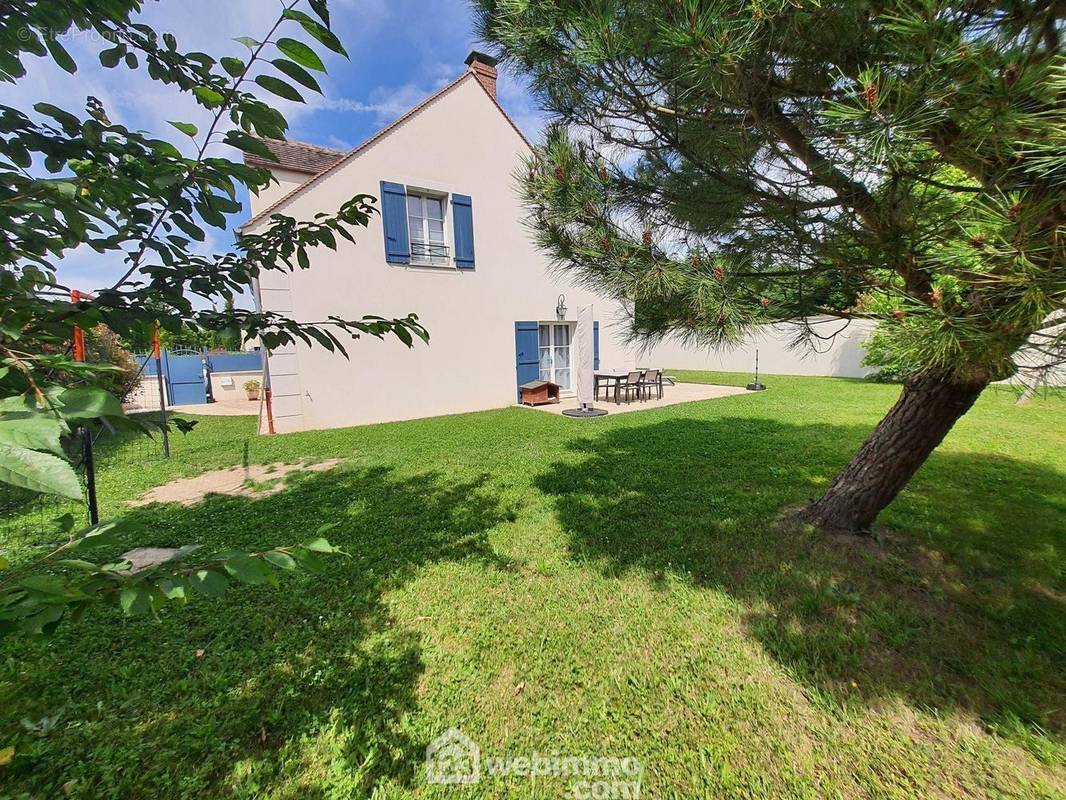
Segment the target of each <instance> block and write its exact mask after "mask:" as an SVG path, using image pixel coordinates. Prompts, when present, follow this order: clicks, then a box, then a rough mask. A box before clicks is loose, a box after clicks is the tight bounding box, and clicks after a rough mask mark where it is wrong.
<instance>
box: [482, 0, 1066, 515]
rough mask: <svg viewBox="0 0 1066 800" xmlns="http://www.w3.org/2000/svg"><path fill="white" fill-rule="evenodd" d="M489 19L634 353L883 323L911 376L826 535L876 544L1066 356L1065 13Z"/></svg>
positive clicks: (697, 8)
mask: <svg viewBox="0 0 1066 800" xmlns="http://www.w3.org/2000/svg"><path fill="white" fill-rule="evenodd" d="M477 13H478V21H479V27H480V32H481V35H482V37H483V38H484V39H485V40H486V41H487V42H489V43H490V44H492V45H494V46H495V47H496V48H497V49H498V50H499V51H500V54H501V55H502V56H503V57H504V59H505V60H506V61H509V62H510V63H511V64H512V65H513V66H515V67H517V68H518V69H519V70H520V71H521V72H522V73H524V74H525V75H526V76H528V78H529V79H530V81H531V84H532V87H533V89H534V91H535V92H536V93H537V95H538V96H539V97H540V98H541V100H542V102H543V104H544V107H545V109H546V110H547V111H548V112H549V113H550V114H551V115H552V118H553V124H552V126H550V127H549V129H548V132H547V134H546V138H545V141H544V143H543V144H542V145H540V146H539V147H537V148H536V149H535V154H534V156H533V157H532V158H531V160H530V162H529V164H528V169H527V170H526V171H525V172H524V174H523V175H522V176H521V178H522V188H523V191H524V193H525V199H526V203H527V206H528V209H529V214H530V222H531V225H532V228H533V230H534V231H535V234H534V235H535V236H536V239H537V241H538V243H539V245H540V246H541V247H542V248H543V249H544V250H545V251H546V252H547V253H548V254H549V255H550V257H551V258H552V260H553V261H554V262H555V264H556V265H557V266H558V267H559V268H561V269H563V270H565V271H567V272H568V273H570V274H572V275H573V276H575V277H576V278H578V279H579V280H580V281H581V282H583V284H585V285H587V286H589V287H591V288H593V289H595V290H596V291H600V292H604V293H607V294H609V295H611V296H615V297H618V298H622V299H625V300H628V301H630V302H632V303H633V305H634V308H635V313H634V315H633V332H634V335H636V336H639V337H641V338H645V339H654V338H655V337H660V336H663V335H666V334H671V335H675V336H681V337H685V338H687V339H689V340H691V341H693V342H695V343H698V344H701V345H706V346H717V345H722V344H726V343H733V342H737V341H739V340H741V339H743V338H744V337H745V336H746V335H748V334H750V333H751V331H752V329H753V328H754V327H755V326H757V325H760V324H766V323H772V322H781V321H785V320H809V319H813V318H815V317H817V316H819V315H829V316H830V317H834V318H838V319H841V320H851V319H856V318H867V319H874V320H878V321H879V332H878V337H879V340H878V343H879V347H880V348H881V349H882V350H887V351H889V352H891V353H892V356H893V361H894V362H896V363H899V364H901V365H902V366H903V367H904V371H905V374H906V375H907V381H906V383H905V385H904V388H903V390H902V393H901V395H900V398H899V400H898V402H897V403H896V404H895V406H894V407H893V408H892V409H891V410H890V411H889V412H888V414H887V415H886V416H885V417H884V419H883V420H882V421H881V422H880V424H879V425H878V426H877V427H876V429H875V430H874V431H873V433H872V434H871V435H870V437H869V439H868V440H867V441H866V443H865V444H864V445H863V446H862V448H861V449H860V450H859V452H858V453H857V454H856V455H855V457H854V458H853V459H852V461H851V462H850V463H849V464H848V465H847V466H846V467H845V468H844V469H843V471H842V472H841V473H840V475H839V476H838V477H837V479H836V480H835V481H834V482H833V484H832V485H831V486H830V488H829V490H828V491H827V492H826V494H825V495H824V496H823V497H822V498H821V499H820V500H818V501H817V502H815V503H813V504H812V505H810V506H808V507H807V508H806V509H804V510H803V511H802V512H800V516H801V518H803V519H805V520H807V521H810V522H812V523H814V524H816V525H818V526H820V527H822V528H826V529H839V530H866V529H868V528H869V526H870V525H871V524H872V523H873V522H874V520H875V519H876V517H877V515H878V513H879V512H880V511H881V510H882V509H883V508H884V507H885V506H887V505H888V504H889V503H890V502H891V501H892V500H893V498H894V497H895V496H896V495H897V494H898V493H899V491H900V490H901V489H902V488H903V487H904V486H905V485H906V484H907V482H908V481H909V480H910V478H911V477H912V476H913V475H914V473H915V472H916V471H917V469H918V468H919V467H920V466H921V465H922V463H924V461H925V460H926V458H928V456H929V454H930V453H931V452H932V451H933V450H934V449H935V448H936V447H937V445H938V444H939V443H940V442H941V440H942V439H943V438H944V436H945V435H946V434H947V433H948V431H949V430H950V429H951V427H952V426H953V425H954V423H955V422H956V421H957V420H958V419H959V418H960V417H961V416H962V415H963V414H965V413H966V411H967V410H968V409H969V408H970V407H971V406H972V405H973V403H974V401H975V400H976V399H977V397H978V396H979V395H980V394H981V392H982V390H983V389H984V388H985V387H986V386H987V385H988V384H989V383H990V382H992V381H996V380H1000V379H1003V378H1006V377H1008V376H1010V375H1011V374H1012V372H1013V371H1014V369H1015V366H1014V357H1015V355H1016V353H1017V352H1018V351H1019V349H1020V348H1022V347H1023V346H1026V345H1027V343H1029V345H1035V346H1036V347H1038V348H1039V349H1040V350H1041V351H1042V352H1045V353H1047V354H1050V355H1051V356H1053V357H1058V358H1061V357H1062V356H1063V352H1064V351H1066V342H1064V334H1063V326H1062V324H1061V317H1060V316H1059V315H1061V314H1062V312H1063V309H1064V308H1066V230H1064V223H1066V194H1064V187H1066V65H1064V58H1063V53H1062V50H1061V40H1062V35H1063V31H1064V27H1066V4H1064V3H1063V2H1062V0H1017V1H1015V0H1000V2H985V1H983V0H906V1H902V0H901V1H897V0H881V2H865V1H861V0H858V1H855V2H845V1H843V0H838V1H837V2H832V1H830V2H823V3H816V2H811V1H810V0H753V1H752V0H748V2H739V0H626V2H621V1H620V0H614V1H612V0H477ZM805 332H806V333H807V334H808V335H813V334H812V329H811V326H809V325H808V326H807V328H806V330H805Z"/></svg>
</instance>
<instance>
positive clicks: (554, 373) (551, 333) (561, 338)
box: [537, 322, 574, 392]
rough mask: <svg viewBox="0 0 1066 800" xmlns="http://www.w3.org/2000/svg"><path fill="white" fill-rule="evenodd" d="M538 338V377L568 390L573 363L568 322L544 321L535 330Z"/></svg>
mask: <svg viewBox="0 0 1066 800" xmlns="http://www.w3.org/2000/svg"><path fill="white" fill-rule="evenodd" d="M537 333H538V335H539V338H540V379H541V380H542V381H551V382H552V383H557V384H559V388H560V389H561V390H562V391H564V392H565V391H569V390H570V389H571V388H572V386H573V384H572V382H571V368H570V365H571V364H573V358H571V355H572V354H573V345H574V342H573V338H574V337H573V335H572V333H573V331H572V328H571V326H570V323H568V322H545V323H542V324H541V325H540V326H539V327H538V330H537Z"/></svg>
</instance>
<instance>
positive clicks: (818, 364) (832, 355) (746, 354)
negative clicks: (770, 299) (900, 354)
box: [637, 319, 876, 378]
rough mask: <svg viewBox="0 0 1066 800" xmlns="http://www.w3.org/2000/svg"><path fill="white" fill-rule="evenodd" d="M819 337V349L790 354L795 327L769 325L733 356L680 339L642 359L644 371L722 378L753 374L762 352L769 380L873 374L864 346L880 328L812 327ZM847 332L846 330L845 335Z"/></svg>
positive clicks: (859, 323) (836, 323) (854, 324)
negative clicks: (717, 374) (864, 362)
mask: <svg viewBox="0 0 1066 800" xmlns="http://www.w3.org/2000/svg"><path fill="white" fill-rule="evenodd" d="M812 325H813V328H814V330H815V331H816V332H817V333H818V335H819V336H824V337H828V336H830V335H831V334H832V333H833V332H834V331H838V330H840V331H841V332H840V333H839V334H838V335H837V336H835V337H833V338H832V339H828V340H825V341H823V340H820V339H815V340H814V345H815V348H814V349H812V348H810V347H800V348H792V347H790V346H789V345H790V343H791V342H792V341H793V339H794V338H795V336H796V333H797V332H798V331H799V329H798V327H797V326H796V325H790V324H781V325H768V326H766V327H765V328H763V329H762V330H761V331H760V332H759V333H757V334H755V335H754V336H753V337H752V338H751V339H749V340H748V341H747V342H745V343H744V344H742V345H740V346H739V347H735V348H732V349H729V350H708V349H702V348H697V347H694V346H692V345H686V344H684V343H682V342H679V341H678V340H676V339H670V338H667V339H664V340H663V341H662V342H660V343H659V344H656V345H653V346H652V347H650V348H647V349H645V350H644V351H643V352H642V353H640V354H639V355H638V358H637V360H638V361H639V363H640V365H641V366H648V367H659V368H662V369H702V370H720V371H724V372H754V371H755V351H756V350H758V351H759V371H760V372H761V373H765V374H767V375H773V374H777V375H819V376H831V377H838V378H862V377H865V376H866V375H869V374H870V373H871V372H874V370H873V369H872V368H870V367H864V366H863V365H862V360H863V357H864V356H865V355H866V350H865V348H864V347H863V343H864V342H865V341H866V339H867V338H868V337H869V335H870V334H871V333H872V332H873V330H874V328H875V327H876V323H874V322H870V321H868V320H852V321H851V323H850V324H848V325H847V326H846V327H845V322H844V321H843V320H835V319H834V320H828V319H827V320H819V321H817V322H814V321H812ZM841 329H843V330H841Z"/></svg>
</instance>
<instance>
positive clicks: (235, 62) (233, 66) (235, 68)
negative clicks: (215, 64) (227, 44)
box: [219, 56, 245, 78]
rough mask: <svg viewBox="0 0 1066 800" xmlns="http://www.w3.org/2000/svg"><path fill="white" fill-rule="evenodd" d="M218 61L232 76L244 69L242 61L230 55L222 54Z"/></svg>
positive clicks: (239, 73)
mask: <svg viewBox="0 0 1066 800" xmlns="http://www.w3.org/2000/svg"><path fill="white" fill-rule="evenodd" d="M219 63H220V64H221V65H222V69H224V70H226V72H228V73H229V74H230V76H231V77H234V78H236V77H237V76H238V75H241V74H242V73H243V72H244V69H245V66H244V62H243V61H241V60H240V59H239V58H233V57H232V56H222V58H220V59H219Z"/></svg>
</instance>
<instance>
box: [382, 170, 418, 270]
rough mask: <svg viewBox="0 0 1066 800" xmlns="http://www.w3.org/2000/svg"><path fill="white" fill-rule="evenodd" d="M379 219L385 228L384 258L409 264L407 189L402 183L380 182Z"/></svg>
mask: <svg viewBox="0 0 1066 800" xmlns="http://www.w3.org/2000/svg"><path fill="white" fill-rule="evenodd" d="M381 219H382V221H383V222H384V228H385V260H386V261H388V262H389V263H390V264H410V263H411V241H410V239H408V237H407V190H406V189H404V188H403V184H400V183H389V182H388V181H382V182H381Z"/></svg>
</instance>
